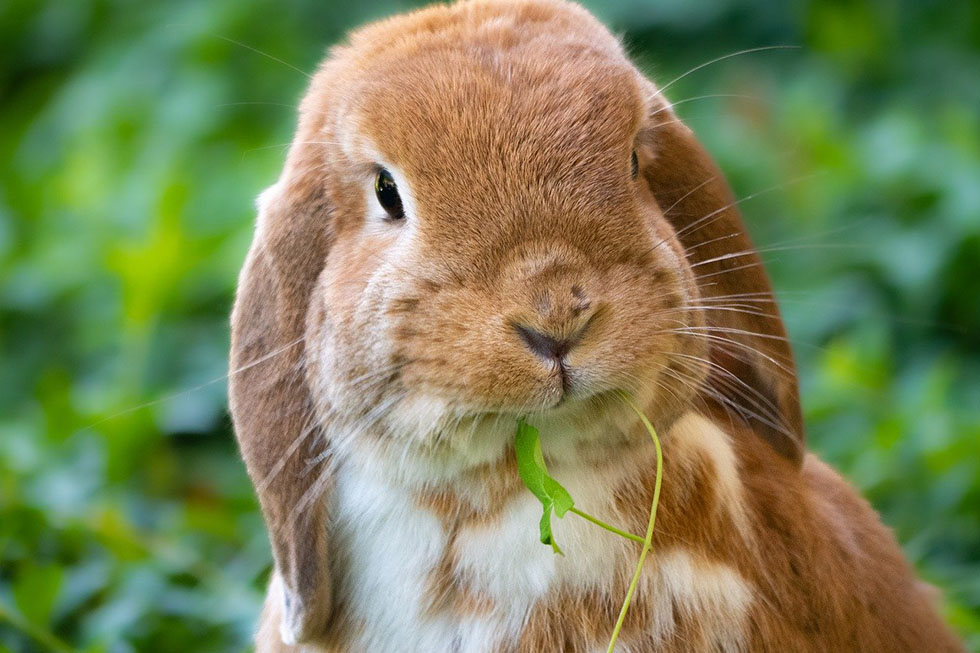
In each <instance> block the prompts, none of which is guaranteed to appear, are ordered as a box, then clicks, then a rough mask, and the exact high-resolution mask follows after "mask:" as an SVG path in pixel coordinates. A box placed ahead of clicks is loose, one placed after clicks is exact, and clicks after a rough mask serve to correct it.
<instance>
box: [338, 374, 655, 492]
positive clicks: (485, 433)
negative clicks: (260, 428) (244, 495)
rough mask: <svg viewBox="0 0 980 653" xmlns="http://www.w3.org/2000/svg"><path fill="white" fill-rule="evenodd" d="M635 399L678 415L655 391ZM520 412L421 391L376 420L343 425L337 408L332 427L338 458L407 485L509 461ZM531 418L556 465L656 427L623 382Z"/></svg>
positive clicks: (595, 459)
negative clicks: (641, 419) (646, 425)
mask: <svg viewBox="0 0 980 653" xmlns="http://www.w3.org/2000/svg"><path fill="white" fill-rule="evenodd" d="M635 399H636V401H637V402H638V403H640V404H641V405H644V406H647V407H648V411H650V414H649V417H650V418H651V420H653V421H654V423H657V424H658V425H661V424H666V423H667V421H666V420H669V419H672V418H671V417H670V415H669V414H668V411H667V410H659V409H658V408H657V406H658V405H661V404H660V403H659V402H658V397H657V396H656V393H655V392H653V391H649V392H640V393H638V394H637V395H635ZM662 405H664V406H666V404H662ZM519 417H520V415H519V414H518V413H517V412H513V411H498V410H481V409H473V408H472V407H467V406H464V405H462V404H461V403H460V402H459V401H455V400H450V399H447V398H444V397H439V396H436V395H433V394H428V393H425V392H415V393H409V394H407V395H405V396H403V397H402V398H400V400H399V401H398V402H397V403H395V404H394V405H392V406H391V408H390V410H388V411H387V414H386V415H385V416H384V417H383V418H381V419H380V420H377V421H376V422H374V426H373V427H367V426H363V425H361V424H358V420H353V421H351V422H348V423H347V425H346V426H347V427H346V428H344V427H342V426H341V427H340V428H337V427H339V426H340V425H341V423H342V422H343V420H338V419H337V416H336V415H334V416H333V418H328V421H329V422H330V423H331V424H330V425H328V426H327V428H328V429H329V430H330V431H331V434H332V448H333V449H334V451H335V453H336V458H337V462H347V463H353V464H355V465H358V466H361V467H368V468H371V469H373V470H374V471H375V472H380V473H381V474H382V476H383V477H385V478H387V479H389V480H396V481H398V482H401V483H405V484H407V485H411V486H416V487H418V486H429V487H431V486H433V485H434V484H439V483H443V482H452V481H453V480H454V479H456V478H458V477H460V476H462V475H466V474H467V473H468V472H471V471H473V470H474V469H477V468H487V467H493V466H495V465H498V464H501V463H504V462H506V459H507V457H508V456H512V455H513V454H512V445H513V441H514V436H515V432H516V427H517V421H518V418H519ZM526 418H527V420H528V421H529V422H530V423H531V424H533V425H534V426H535V427H537V428H538V430H539V432H540V439H541V446H542V449H543V451H544V454H545V456H546V457H547V458H548V460H549V462H550V463H551V464H554V465H566V464H567V465H578V464H589V463H599V462H602V461H606V460H610V459H612V458H614V457H616V456H617V455H620V454H621V453H623V452H624V450H626V449H628V448H630V447H634V446H642V445H644V444H649V435H647V434H646V432H645V431H644V430H643V429H642V427H641V426H640V425H639V423H638V422H637V418H636V414H635V413H634V412H633V411H632V409H631V408H630V407H629V406H628V405H627V404H626V403H625V402H624V401H623V399H622V397H621V396H620V394H619V392H618V391H616V390H609V391H604V392H599V393H597V394H593V395H590V396H586V397H578V398H576V397H574V396H570V397H568V398H567V399H565V400H563V401H560V402H558V403H557V405H554V406H552V407H549V408H544V409H540V410H535V411H532V412H529V413H528V414H527V416H526Z"/></svg>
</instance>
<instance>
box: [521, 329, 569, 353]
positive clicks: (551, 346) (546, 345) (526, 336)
mask: <svg viewBox="0 0 980 653" xmlns="http://www.w3.org/2000/svg"><path fill="white" fill-rule="evenodd" d="M514 329H515V330H516V331H517V333H518V335H520V336H521V339H522V340H524V343H525V344H527V346H528V348H530V350H531V351H533V352H534V353H535V354H537V355H538V356H541V357H542V358H547V359H551V360H558V361H560V360H561V359H563V358H564V357H565V354H567V353H568V350H569V349H570V348H571V345H572V344H573V343H572V342H571V341H570V340H565V339H558V338H555V337H554V336H550V335H548V334H546V333H541V332H540V331H536V330H534V329H531V328H530V327H526V326H524V325H522V324H515V325H514Z"/></svg>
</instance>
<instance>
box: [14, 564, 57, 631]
mask: <svg viewBox="0 0 980 653" xmlns="http://www.w3.org/2000/svg"><path fill="white" fill-rule="evenodd" d="M62 576H63V573H62V569H61V567H58V566H57V565H37V566H35V565H31V566H29V567H26V568H25V569H24V570H23V571H22V572H21V573H20V574H19V576H18V577H17V580H16V581H15V582H14V587H13V590H14V600H15V601H16V602H17V607H18V608H19V609H20V612H21V614H23V615H24V616H25V617H26V618H27V619H28V620H29V621H30V622H31V623H33V624H36V625H38V626H47V625H48V622H49V621H50V619H51V612H52V610H53V609H54V604H55V600H56V599H57V598H58V593H59V591H60V589H61V579H62Z"/></svg>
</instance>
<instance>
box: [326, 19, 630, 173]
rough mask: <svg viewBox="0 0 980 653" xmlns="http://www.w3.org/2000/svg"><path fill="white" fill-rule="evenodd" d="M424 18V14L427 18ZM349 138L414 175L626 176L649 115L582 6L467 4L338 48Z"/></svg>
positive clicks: (619, 58) (612, 42)
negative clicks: (581, 171)
mask: <svg viewBox="0 0 980 653" xmlns="http://www.w3.org/2000/svg"><path fill="white" fill-rule="evenodd" d="M423 18H424V20H423ZM334 54H335V59H336V60H337V62H338V63H340V64H341V66H340V67H342V68H343V69H344V72H345V74H344V76H343V77H344V79H343V80H342V82H341V84H340V87H341V88H339V89H338V88H334V89H332V90H331V95H332V96H333V97H334V98H335V99H334V101H333V102H334V105H335V108H336V110H337V120H336V121H335V122H334V123H333V124H334V125H335V126H336V127H337V129H338V131H339V132H340V133H339V134H338V136H339V140H340V141H341V142H347V143H350V142H357V141H358V137H363V138H365V139H367V140H370V141H371V142H373V143H374V144H376V145H377V146H378V147H379V148H380V149H381V151H382V153H383V154H384V155H385V158H386V159H388V160H389V161H391V162H392V163H395V164H397V165H399V166H402V167H403V169H405V171H406V172H407V173H409V174H410V175H412V174H413V173H414V175H413V176H417V177H423V178H425V179H428V180H433V182H434V183H440V181H441V178H443V177H445V176H451V175H453V174H457V175H458V174H459V173H460V171H461V169H463V170H465V171H473V172H477V171H479V172H481V173H483V174H489V173H492V172H494V168H495V167H496V168H498V169H499V168H506V173H507V174H508V176H509V177H510V178H513V177H514V176H515V175H517V176H521V175H522V173H523V176H524V177H531V176H534V175H536V174H537V175H540V174H541V173H542V172H552V173H554V172H557V171H559V170H564V171H566V172H570V171H572V169H573V168H576V167H578V168H583V167H588V168H589V169H591V170H602V169H606V168H613V169H614V172H617V173H618V172H620V171H621V169H622V168H623V167H624V166H625V165H626V163H625V162H624V160H623V159H624V158H625V157H628V150H629V147H630V144H631V141H632V137H633V135H634V134H635V132H636V130H637V128H638V126H639V123H640V122H641V121H642V119H643V116H644V115H645V111H644V106H643V102H642V101H641V98H640V90H639V79H638V78H639V75H638V73H637V72H636V70H635V69H634V68H633V66H632V65H631V64H630V63H629V61H628V60H627V59H626V57H625V56H624V54H623V52H622V48H621V47H620V45H619V43H618V41H617V40H616V39H615V38H614V37H613V36H612V35H611V34H610V33H609V32H608V31H607V30H606V29H605V28H604V27H603V26H602V25H601V24H599V23H598V22H597V21H595V19H593V18H592V17H591V16H589V15H588V14H587V13H585V12H584V11H583V10H581V8H579V7H577V6H575V5H570V4H567V3H555V2H509V3H485V2H484V3H462V4H459V5H454V6H452V7H436V8H432V9H430V10H425V11H422V12H416V13H414V14H408V15H406V16H401V17H396V18H394V19H391V20H388V21H383V22H382V23H380V24H377V25H374V26H372V27H371V28H370V29H368V30H364V31H363V32H362V33H358V34H355V35H354V36H353V37H352V38H351V44H350V45H349V46H346V47H345V48H341V49H339V50H337V51H335V53H334Z"/></svg>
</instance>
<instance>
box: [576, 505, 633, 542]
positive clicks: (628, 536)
mask: <svg viewBox="0 0 980 653" xmlns="http://www.w3.org/2000/svg"><path fill="white" fill-rule="evenodd" d="M569 512H574V513H575V514H576V515H578V516H579V517H581V518H582V519H587V520H589V521H590V522H592V523H593V524H595V525H596V526H600V527H602V528H605V529H606V530H607V531H609V532H611V533H615V534H616V535H619V536H620V537H625V538H626V539H628V540H633V541H635V542H645V540H644V539H643V538H642V537H640V536H639V535H633V534H632V533H627V532H626V531H624V530H620V529H618V528H616V527H615V526H610V525H609V524H607V523H606V522H604V521H602V520H600V519H596V518H595V517H593V516H592V515H590V514H589V513H587V512H583V511H581V510H579V509H578V508H576V507H575V506H572V507H571V508H570V509H569Z"/></svg>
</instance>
